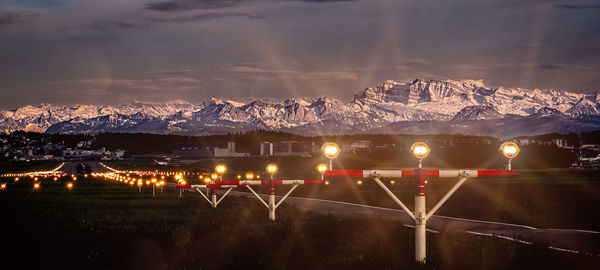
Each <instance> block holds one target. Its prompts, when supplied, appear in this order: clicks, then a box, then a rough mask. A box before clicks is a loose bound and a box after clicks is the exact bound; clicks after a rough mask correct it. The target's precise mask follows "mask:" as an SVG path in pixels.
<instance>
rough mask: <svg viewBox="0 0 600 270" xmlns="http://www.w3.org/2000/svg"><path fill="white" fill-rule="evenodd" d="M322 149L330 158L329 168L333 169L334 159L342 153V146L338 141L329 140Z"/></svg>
mask: <svg viewBox="0 0 600 270" xmlns="http://www.w3.org/2000/svg"><path fill="white" fill-rule="evenodd" d="M321 151H322V152H323V155H324V156H325V157H326V158H328V159H329V170H332V166H333V165H332V163H333V159H335V158H336V157H338V156H339V155H340V152H341V150H340V146H339V145H337V143H334V142H328V143H325V144H323V146H322V147H321Z"/></svg>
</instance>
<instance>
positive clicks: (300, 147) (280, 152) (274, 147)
mask: <svg viewBox="0 0 600 270" xmlns="http://www.w3.org/2000/svg"><path fill="white" fill-rule="evenodd" d="M313 148H314V142H306V141H287V142H261V143H260V155H261V156H305V157H308V156H310V153H311V152H312V151H313Z"/></svg>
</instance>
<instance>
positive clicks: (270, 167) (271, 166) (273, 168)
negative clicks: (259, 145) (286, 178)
mask: <svg viewBox="0 0 600 270" xmlns="http://www.w3.org/2000/svg"><path fill="white" fill-rule="evenodd" d="M278 169H279V168H277V165H275V164H269V165H267V169H266V170H267V173H268V174H270V175H271V180H273V175H274V174H275V173H277V170H278Z"/></svg>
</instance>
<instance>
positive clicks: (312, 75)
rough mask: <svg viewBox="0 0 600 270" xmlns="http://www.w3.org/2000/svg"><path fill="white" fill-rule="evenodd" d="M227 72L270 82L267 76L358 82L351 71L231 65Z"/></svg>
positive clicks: (356, 76) (355, 75)
mask: <svg viewBox="0 0 600 270" xmlns="http://www.w3.org/2000/svg"><path fill="white" fill-rule="evenodd" d="M228 71H231V72H236V73H248V74H253V75H252V76H253V77H252V78H254V79H257V80H263V81H266V80H272V78H270V77H268V76H273V77H276V78H280V79H290V78H291V79H300V80H318V81H322V80H358V75H357V74H356V73H355V72H351V71H341V70H330V71H316V72H308V71H299V70H280V69H267V68H262V67H258V66H255V65H233V66H231V67H230V68H229V69H228Z"/></svg>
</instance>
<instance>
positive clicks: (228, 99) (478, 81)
mask: <svg viewBox="0 0 600 270" xmlns="http://www.w3.org/2000/svg"><path fill="white" fill-rule="evenodd" d="M414 80H422V81H425V82H428V81H454V82H474V83H482V84H483V85H485V86H486V87H489V88H490V89H494V88H504V89H517V90H524V91H534V90H540V91H558V92H564V93H573V94H583V95H586V96H590V95H594V94H596V95H597V94H600V89H598V90H595V91H588V92H578V91H569V90H564V89H549V88H533V89H527V88H522V87H504V86H502V85H488V84H487V83H486V82H485V81H484V80H483V79H477V80H476V79H463V80H454V79H429V78H427V79H426V78H415V79H408V80H403V81H397V80H392V79H389V80H384V81H383V82H380V83H377V84H376V85H373V86H369V87H367V88H364V89H362V90H358V91H357V92H354V93H353V94H351V96H350V97H349V98H346V99H341V98H333V97H328V96H326V95H320V96H289V97H269V96H246V97H239V96H238V97H236V96H206V97H200V98H199V99H196V100H194V101H191V100H187V99H185V98H176V99H171V100H166V101H151V100H141V99H134V100H131V101H126V102H123V103H118V104H108V103H107V104H104V103H48V102H42V103H38V104H24V105H22V106H20V107H16V108H2V107H0V110H3V111H15V110H18V109H21V108H26V107H28V106H30V107H35V108H42V107H43V105H51V106H65V107H68V106H87V105H94V106H102V107H109V106H112V107H119V106H125V105H132V104H148V105H152V104H157V105H158V104H170V103H179V102H185V103H188V104H197V103H198V102H202V101H206V100H210V99H217V100H221V101H223V102H228V101H230V100H232V101H235V100H236V99H250V100H252V99H255V100H256V99H270V100H275V101H285V100H288V99H320V98H333V99H337V100H340V101H343V102H351V101H352V100H353V98H354V96H356V95H357V94H360V93H362V92H364V91H365V90H366V89H368V88H375V87H376V86H378V85H381V84H383V83H386V82H388V81H393V82H395V83H399V84H409V83H411V82H412V81H414Z"/></svg>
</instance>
